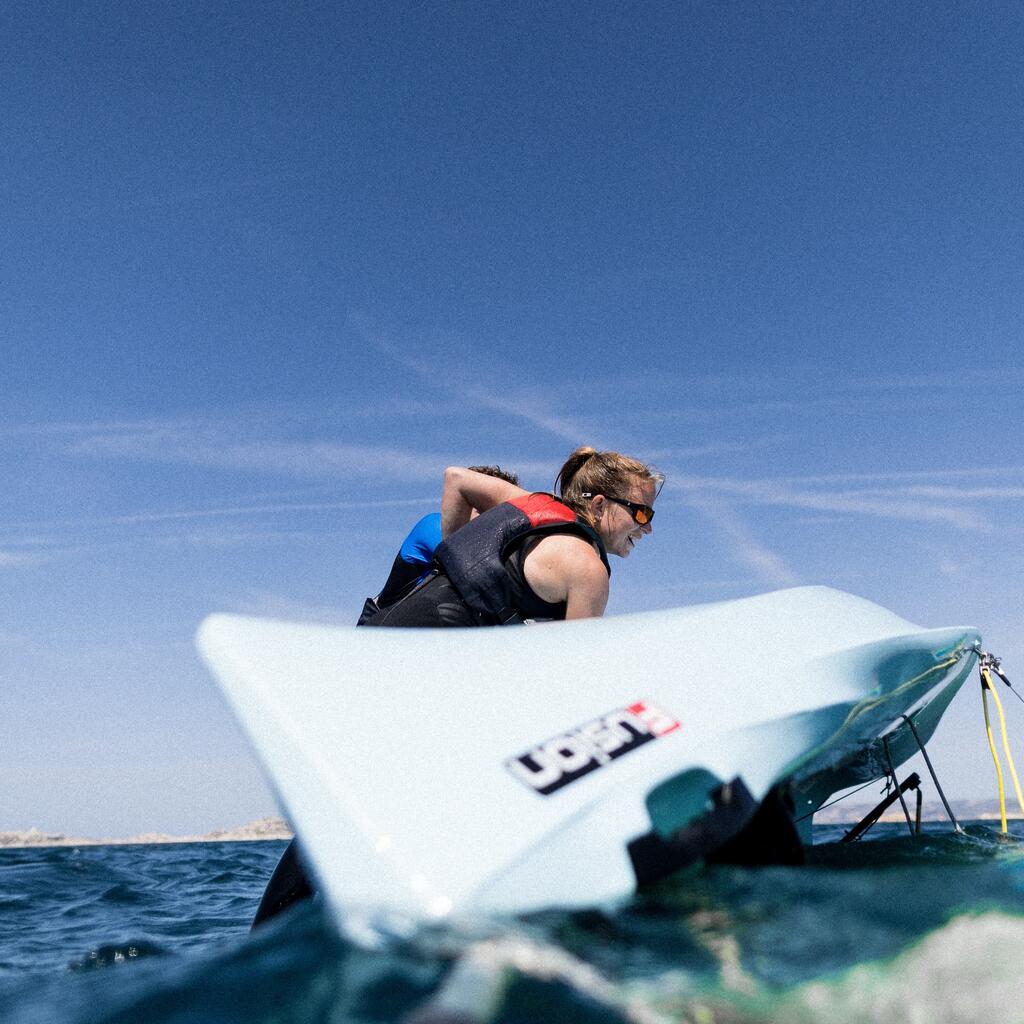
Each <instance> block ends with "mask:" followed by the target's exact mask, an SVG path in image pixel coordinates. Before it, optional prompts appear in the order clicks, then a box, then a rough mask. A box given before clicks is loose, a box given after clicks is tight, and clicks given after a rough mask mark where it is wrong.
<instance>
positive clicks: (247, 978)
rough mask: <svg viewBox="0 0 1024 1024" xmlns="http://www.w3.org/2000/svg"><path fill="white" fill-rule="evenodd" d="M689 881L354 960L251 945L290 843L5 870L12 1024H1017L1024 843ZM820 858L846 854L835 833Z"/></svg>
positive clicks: (271, 941) (929, 848) (954, 846)
mask: <svg viewBox="0 0 1024 1024" xmlns="http://www.w3.org/2000/svg"><path fill="white" fill-rule="evenodd" d="M878 836H879V837H880V838H876V839H875V840H873V841H871V842H863V843H858V844H854V845H851V846H839V845H836V844H834V843H826V844H824V845H820V846H818V847H816V848H815V849H814V851H813V856H812V859H811V863H810V864H809V865H808V866H807V867H804V868H767V869H757V870H751V869H741V868H724V867H717V868H699V869H692V870H690V871H687V872H684V873H682V874H680V875H677V876H675V877H674V878H672V879H670V880H668V881H666V882H664V883H662V884H661V885H659V886H658V887H656V888H654V889H652V890H650V891H648V892H646V893H644V894H643V895H642V896H638V897H636V898H634V899H633V900H630V901H628V902H627V903H624V904H622V905H620V906H616V907H613V908H612V907H602V908H598V907H595V908H591V909H588V910H583V911H579V910H577V911H571V912H570V911H565V910H557V909H551V910H547V911H544V912H541V913H537V914H532V915H529V916H527V917H523V918H517V919H493V918H491V919H486V920H476V921H460V922H456V923H450V924H447V925H445V926H443V927H440V926H435V927H430V928H421V929H419V930H415V931H413V932H412V933H410V934H405V935H401V936H396V935H393V934H392V935H383V934H376V935H375V936H374V937H373V941H365V939H364V940H362V941H356V940H354V939H353V938H351V937H346V933H347V934H350V935H351V934H356V933H357V929H355V928H354V927H353V928H349V929H347V930H346V933H342V932H339V931H338V930H337V929H336V928H335V927H334V926H333V924H332V922H331V921H330V919H329V917H328V915H327V913H326V912H325V910H324V908H323V907H322V906H320V905H319V903H316V902H314V903H309V904H306V905H304V906H300V907H297V908H295V910H294V911H292V912H291V913H289V914H287V915H284V916H282V917H281V918H279V919H276V920H274V921H272V922H270V923H269V924H268V925H267V926H265V927H264V928H262V929H260V930H259V931H257V932H255V933H251V934H250V933H249V932H248V925H249V921H250V920H251V917H252V913H253V911H254V910H255V906H256V904H257V902H258V900H259V896H260V893H261V891H262V887H263V884H264V882H265V881H266V878H267V877H268V875H269V873H270V871H271V870H272V868H273V865H274V863H275V862H276V859H277V857H278V856H279V855H280V853H281V851H282V849H283V845H284V844H283V843H279V842H268V843H247V844H230V843H224V844H185V845H181V846H171V847H166V846H164V847H141V846H140V847H109V848H104V847H95V848H89V849H81V850H74V849H59V850H10V851H2V855H0V908H2V913H0V1007H3V1008H4V1012H3V1013H2V1014H0V1016H2V1019H4V1020H5V1021H6V1020H9V1021H11V1022H12V1024H37V1022H43V1021H45V1022H47V1024H50V1022H53V1021H67V1022H69V1024H128V1022H133V1024H135V1022H143V1021H144V1022H147V1024H148V1022H152V1024H179V1022H181V1024H184V1022H186V1021H187V1022H189V1024H206V1022H210V1024H213V1022H217V1024H234V1022H236V1021H237V1022H239V1024H241V1022H243V1021H244V1022H246V1024H253V1022H255V1024H263V1022H266V1024H270V1022H279V1021H289V1022H292V1021H294V1022H301V1024H307V1022H309V1024H312V1022H321V1021H323V1022H328V1021H329V1022H346V1024H347V1022H354V1024H361V1022H367V1024H371V1022H393V1021H394V1022H403V1024H453V1022H456V1021H458V1022H459V1024H474V1022H479V1024H541V1022H546V1021H551V1022H554V1024H572V1022H581V1024H591V1022H594V1024H597V1022H633V1024H663V1022H670V1021H672V1022H674V1021H690V1022H694V1024H712V1022H717V1024H730V1022H767V1021H792V1022H795V1024H802V1022H818V1024H831V1022H833V1021H834V1022H840V1021H843V1022H858V1021H871V1022H880V1021H887V1022H888V1021H929V1022H931V1021H938V1020H942V1021H965V1022H966V1021H972V1022H973V1021H979V1020H985V1021H993V1022H996V1021H1016V1020H1021V1019H1024V1008H1022V1007H1020V1006H1019V1005H1018V1004H1019V1000H1020V997H1019V993H1020V992H1021V991H1024V979H1022V977H1021V966H1020V963H1019V959H1020V957H1019V951H1020V950H1021V949H1024V844H1018V843H1017V842H1013V841H1011V842H1007V841H1006V840H1003V839H1000V838H999V837H997V836H996V834H995V832H994V831H993V830H992V829H991V828H989V827H986V826H983V825H975V826H972V827H971V828H969V829H968V832H967V834H966V835H953V834H950V833H947V832H941V831H935V832H932V833H930V834H928V835H926V836H924V837H921V838H920V839H917V840H913V839H911V838H909V837H907V836H905V835H901V834H900V833H899V830H898V829H897V828H896V827H895V826H880V827H879V832H878ZM821 837H822V838H825V839H829V838H836V837H837V834H836V833H835V831H832V832H830V831H828V830H822V833H821Z"/></svg>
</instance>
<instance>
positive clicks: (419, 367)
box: [349, 313, 601, 447]
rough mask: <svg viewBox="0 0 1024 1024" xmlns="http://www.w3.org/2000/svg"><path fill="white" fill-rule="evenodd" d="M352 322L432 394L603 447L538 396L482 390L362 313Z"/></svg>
mask: <svg viewBox="0 0 1024 1024" xmlns="http://www.w3.org/2000/svg"><path fill="white" fill-rule="evenodd" d="M349 321H350V323H351V325H352V327H353V328H354V329H355V330H356V331H357V332H358V333H359V336H360V337H361V338H362V339H363V341H365V342H366V343H367V344H369V345H373V347H374V348H376V349H377V350H378V351H379V352H381V353H383V354H384V355H386V356H388V357H389V358H390V359H392V360H394V361H395V362H396V363H397V364H398V365H399V366H401V367H403V368H404V369H405V370H408V371H409V372H410V373H414V374H415V375H416V376H418V377H419V378H420V379H421V380H423V381H425V382H426V383H428V384H429V385H430V387H431V389H432V390H434V391H438V392H448V393H453V394H455V395H457V396H458V397H459V398H460V399H462V401H464V402H467V403H471V404H472V405H475V406H476V407H477V408H478V409H482V410H486V411H488V412H495V413H500V414H501V415H502V416H504V417H507V418H508V419H510V420H524V421H526V422H527V423H529V424H530V425H531V426H533V427H536V428H537V429H538V430H541V431H543V432H544V433H547V434H551V435H553V436H554V437H557V438H559V439H561V440H563V441H566V442H568V443H569V444H570V445H573V446H577V445H580V444H582V443H584V442H586V443H588V444H593V445H594V446H595V447H601V445H600V444H599V443H598V441H597V440H595V439H593V437H592V434H593V431H592V429H591V428H589V427H588V426H587V425H586V424H584V423H582V422H579V421H577V420H575V419H573V418H572V417H568V416H565V415H564V414H563V413H562V412H560V411H559V410H557V409H553V408H551V406H550V404H549V403H547V402H545V401H544V400H543V399H542V398H541V397H540V396H538V395H537V394H535V393H530V392H528V391H526V390H525V389H523V388H521V387H520V388H517V389H516V391H515V394H514V395H512V396H510V395H509V388H508V383H507V381H495V382H494V383H493V384H491V385H490V386H483V385H481V384H480V383H479V381H478V380H476V379H473V378H470V376H469V374H468V373H467V371H466V370H465V369H464V368H462V367H456V366H452V365H445V366H444V367H441V368H438V367H437V366H434V365H432V364H430V363H428V362H427V361H425V360H423V359H420V358H418V357H417V356H416V355H415V354H414V353H413V352H412V351H411V349H410V348H408V347H405V346H402V345H401V344H399V342H397V341H396V340H395V339H394V338H393V337H392V336H390V335H389V334H387V333H386V332H384V331H382V330H380V328H378V327H377V326H376V325H374V323H373V322H372V320H371V319H370V318H369V317H368V316H366V315H365V314H363V313H352V314H350V316H349Z"/></svg>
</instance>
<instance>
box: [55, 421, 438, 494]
mask: <svg viewBox="0 0 1024 1024" xmlns="http://www.w3.org/2000/svg"><path fill="white" fill-rule="evenodd" d="M66 451H67V452H68V453H70V454H73V455H78V456H91V457H107V458H118V459H132V460H139V461H152V462H170V463H175V464H177V465H190V466H203V467H210V468H216V469H230V470H244V471H255V472H261V473H274V474H281V475H285V476H292V477H301V478H305V479H313V480H337V479H349V478H351V477H352V476H369V477H375V478H378V479H379V478H381V477H385V478H389V479H394V480H400V481H408V482H414V481H416V482H418V481H427V480H430V481H437V480H439V477H440V470H441V469H443V468H444V465H445V464H446V460H445V456H444V455H428V454H423V453H420V452H413V451H403V450H401V449H396V448H388V447H382V446H375V445H356V444H346V443H344V442H340V441H319V440H317V441H275V440H267V441H261V440H252V441H238V440H235V439H233V438H231V437H230V435H229V432H228V431H226V430H223V429H218V428H212V427H209V426H205V425H204V426H191V425H181V424H179V423H166V424H159V425H153V426H145V427H141V428H136V429H133V430H109V431H104V432H95V433H91V434H86V435H85V436H81V437H78V438H76V439H74V440H70V441H68V442H67V445H66ZM449 458H450V456H449Z"/></svg>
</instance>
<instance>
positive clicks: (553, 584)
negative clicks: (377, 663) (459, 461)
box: [367, 448, 662, 626]
mask: <svg viewBox="0 0 1024 1024" xmlns="http://www.w3.org/2000/svg"><path fill="white" fill-rule="evenodd" d="M661 483H662V477H661V476H660V475H659V474H657V473H655V472H653V471H652V470H651V469H650V468H649V467H648V466H646V465H644V464H643V463H642V462H638V461H637V460H636V459H631V458H629V457H628V456H625V455H620V454H619V453H618V452H598V451H595V450H594V449H593V448H577V449H576V451H574V452H573V453H572V455H570V456H569V458H568V459H567V460H566V463H565V465H564V466H562V469H561V471H560V472H559V474H558V476H557V478H556V480H555V486H556V488H557V489H558V493H559V497H558V498H555V497H554V496H553V495H550V494H544V493H530V492H529V491H525V490H523V488H521V487H517V486H515V485H514V484H510V483H507V482H506V481H504V480H498V479H495V478H493V477H488V476H484V475H483V474H480V473H475V472H473V471H472V470H468V469H463V468H461V467H457V466H453V467H450V468H449V469H447V470H445V475H444V491H443V493H442V496H441V532H442V535H443V537H444V540H443V542H442V543H441V546H440V547H439V548H438V549H437V552H436V553H435V556H434V572H433V574H432V575H431V576H430V577H428V579H427V580H426V581H425V582H423V583H422V584H420V586H419V587H417V588H416V589H415V590H414V591H413V592H412V593H411V594H409V595H408V596H407V597H406V598H404V599H403V600H402V601H400V602H399V603H398V604H396V605H394V606H393V607H392V608H390V609H389V610H387V611H385V612H383V613H382V614H380V615H378V616H376V617H375V618H374V619H373V620H371V621H370V622H368V623H367V625H374V626H487V625H505V624H508V623H514V622H522V621H524V620H526V619H585V618H591V617H594V616H599V615H602V614H604V609H605V605H606V604H607V603H608V577H609V575H610V573H611V568H610V567H609V565H608V557H607V556H608V555H609V554H612V555H618V556H619V557H621V558H626V557H628V555H629V553H630V552H631V551H632V550H633V547H634V546H635V545H636V543H637V541H638V540H640V538H641V537H643V536H644V534H647V533H650V532H651V520H652V519H653V518H654V509H653V508H652V506H653V504H654V499H655V498H656V497H657V494H658V490H659V489H660V486H661ZM474 509H475V510H478V511H479V512H480V513H481V514H480V515H479V516H477V517H476V518H473V519H472V521H470V520H471V516H472V513H473V510H474Z"/></svg>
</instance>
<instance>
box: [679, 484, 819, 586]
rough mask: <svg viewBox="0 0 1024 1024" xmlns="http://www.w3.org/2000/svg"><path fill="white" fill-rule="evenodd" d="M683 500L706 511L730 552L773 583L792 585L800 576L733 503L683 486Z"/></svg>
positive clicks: (743, 564)
mask: <svg viewBox="0 0 1024 1024" xmlns="http://www.w3.org/2000/svg"><path fill="white" fill-rule="evenodd" d="M684 494H685V497H684V501H685V503H686V504H687V505H689V506H690V508H692V509H694V510H695V511H697V512H700V513H701V514H703V515H704V516H705V517H706V518H707V519H708V520H709V521H710V522H711V523H713V524H714V526H715V527H716V528H717V529H718V531H719V532H720V533H721V535H722V537H723V539H724V540H725V542H726V547H727V549H728V550H729V553H730V556H731V557H732V558H733V559H734V560H735V561H736V562H737V563H738V564H739V565H742V566H745V567H746V568H747V569H750V570H751V571H752V572H753V573H754V575H755V576H756V577H757V579H759V580H761V581H762V582H764V583H767V584H769V585H770V586H775V587H791V586H795V585H796V584H797V583H799V582H800V580H799V577H798V576H797V574H796V573H795V572H794V571H793V569H792V568H791V567H790V566H789V565H788V564H787V563H786V560H785V559H784V558H782V556H781V555H779V554H777V553H776V552H774V551H772V550H771V549H770V548H768V547H766V546H765V545H764V544H762V543H761V542H760V541H759V540H758V539H757V538H756V537H755V536H754V534H753V532H752V531H751V529H750V527H749V526H748V525H747V523H746V521H745V520H744V519H743V518H742V517H741V516H740V515H738V514H737V512H736V510H735V508H733V507H732V505H731V504H729V503H727V502H725V501H723V500H722V499H721V498H720V497H718V496H717V495H714V494H712V493H709V492H705V493H700V492H699V491H697V490H693V491H691V490H687V489H684Z"/></svg>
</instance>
